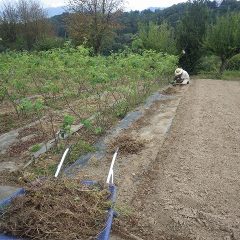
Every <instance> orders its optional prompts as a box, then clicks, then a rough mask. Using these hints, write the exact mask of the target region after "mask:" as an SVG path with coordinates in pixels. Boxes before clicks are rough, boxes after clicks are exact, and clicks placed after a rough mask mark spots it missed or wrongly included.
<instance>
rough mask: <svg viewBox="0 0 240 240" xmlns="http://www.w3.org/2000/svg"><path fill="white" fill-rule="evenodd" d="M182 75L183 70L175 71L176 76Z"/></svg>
mask: <svg viewBox="0 0 240 240" xmlns="http://www.w3.org/2000/svg"><path fill="white" fill-rule="evenodd" d="M182 73H183V70H182V68H177V69H176V70H175V76H178V75H181V74H182Z"/></svg>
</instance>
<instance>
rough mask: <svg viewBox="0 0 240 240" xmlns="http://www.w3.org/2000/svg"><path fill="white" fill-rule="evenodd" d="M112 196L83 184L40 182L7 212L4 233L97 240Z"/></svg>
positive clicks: (0, 228)
mask: <svg viewBox="0 0 240 240" xmlns="http://www.w3.org/2000/svg"><path fill="white" fill-rule="evenodd" d="M109 194H110V193H109V192H108V191H107V190H106V189H104V190H101V188H100V187H99V186H96V185H94V186H91V187H87V186H85V185H82V184H81V183H80V181H79V180H73V179H71V180H67V179H61V180H60V179H57V180H56V179H48V180H45V181H44V182H38V183H37V184H34V185H31V186H28V187H27V188H26V194H25V195H24V196H20V197H17V198H16V199H14V200H13V202H12V204H11V205H10V206H9V207H8V208H7V209H6V210H5V212H4V214H3V215H2V219H1V220H0V231H2V232H5V233H8V234H11V235H14V236H17V237H23V238H27V239H51V240H55V239H56V240H59V239H65V240H68V239H69V240H72V239H93V238H94V237H96V236H97V234H98V233H100V232H101V230H102V229H103V227H104V224H105V221H106V218H107V210H108V209H109V207H110V203H109V201H108V198H109Z"/></svg>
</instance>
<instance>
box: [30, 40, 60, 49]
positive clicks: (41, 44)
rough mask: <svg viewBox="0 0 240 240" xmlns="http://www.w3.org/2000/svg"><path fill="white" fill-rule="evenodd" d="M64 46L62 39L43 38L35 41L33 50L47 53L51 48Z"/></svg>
mask: <svg viewBox="0 0 240 240" xmlns="http://www.w3.org/2000/svg"><path fill="white" fill-rule="evenodd" d="M63 46H64V39H61V38H45V39H42V40H39V41H37V42H36V43H35V44H34V46H33V49H34V50H36V51H47V50H50V49H53V48H61V47H63Z"/></svg>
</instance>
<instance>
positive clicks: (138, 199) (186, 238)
mask: <svg viewBox="0 0 240 240" xmlns="http://www.w3.org/2000/svg"><path fill="white" fill-rule="evenodd" d="M158 114H159V113H157V111H155V113H153V115H152V119H153V118H154V117H156V116H157V115H158ZM158 120H159V121H161V119H158ZM152 124H154V123H152ZM154 126H156V122H155V124H154V125H153V127H154ZM149 128H151V126H149ZM142 129H143V128H142ZM145 130H146V129H145ZM155 130H156V129H155ZM139 131H140V132H141V129H140V130H139ZM157 136H158V135H157V134H156V132H155V138H156V137H157ZM152 142H154V141H153V140H152ZM145 150H146V149H145ZM157 151H158V153H157V156H156V157H154V158H152V156H153V154H151V153H150V152H149V155H148V158H149V159H151V158H152V159H151V161H149V162H148V163H149V164H148V165H145V170H144V172H142V173H141V174H140V175H138V180H137V181H135V182H133V183H132V184H129V185H126V184H125V186H124V190H123V189H122V188H121V186H120V188H119V194H118V195H119V200H120V201H122V202H125V203H126V204H128V205H129V206H131V207H132V208H133V209H134V210H135V211H136V212H137V213H138V215H139V218H140V220H139V223H138V227H136V226H132V229H130V230H129V231H131V230H133V233H134V234H136V235H137V236H139V237H140V239H151V240H152V239H159V240H160V239H174V240H180V239H182V240H190V239H196V240H221V239H223V240H239V239H240V200H239V199H240V174H239V173H240V82H233V81H232V82H230V81H217V80H195V81H193V82H192V84H191V85H190V86H189V88H188V89H187V90H186V92H185V94H184V96H183V97H182V99H181V102H180V104H179V106H178V109H177V112H176V116H175V118H174V120H173V124H172V126H171V129H170V131H169V132H168V134H167V135H166V138H165V141H164V142H163V144H161V142H159V146H158V150H157ZM143 153H145V152H144V151H142V152H140V153H139V156H142V154H143ZM155 154H156V153H155ZM129 157H131V156H129ZM145 157H146V155H145ZM126 158H128V157H126ZM137 159H138V157H137V156H135V161H137ZM120 161H121V160H120ZM146 161H147V160H146ZM130 169H131V167H130ZM127 174H129V172H128V171H127V168H125V172H124V173H123V174H122V175H121V177H122V178H126V176H127ZM136 174H137V173H136ZM134 176H135V173H134ZM126 179H127V178H126ZM126 195H128V196H129V198H127V197H126ZM139 229H142V230H140V231H139ZM112 239H127V238H124V237H117V236H113V237H112ZM132 239H134V238H132ZM135 239H137V238H135Z"/></svg>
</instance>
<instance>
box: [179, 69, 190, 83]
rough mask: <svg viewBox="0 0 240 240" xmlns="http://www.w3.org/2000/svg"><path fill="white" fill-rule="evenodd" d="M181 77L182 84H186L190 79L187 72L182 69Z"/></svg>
mask: <svg viewBox="0 0 240 240" xmlns="http://www.w3.org/2000/svg"><path fill="white" fill-rule="evenodd" d="M181 79H183V82H182V84H188V82H189V81H190V77H189V74H188V73H187V72H186V71H185V70H183V72H182V75H181Z"/></svg>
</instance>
